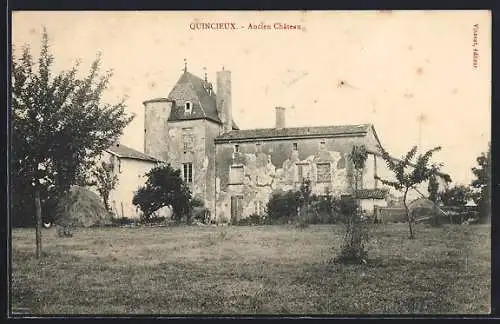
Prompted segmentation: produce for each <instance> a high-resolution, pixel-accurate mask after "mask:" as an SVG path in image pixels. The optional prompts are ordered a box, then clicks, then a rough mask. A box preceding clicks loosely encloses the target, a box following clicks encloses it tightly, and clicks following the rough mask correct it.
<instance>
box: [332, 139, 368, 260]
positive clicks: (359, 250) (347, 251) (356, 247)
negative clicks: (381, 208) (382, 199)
mask: <svg viewBox="0 0 500 324" xmlns="http://www.w3.org/2000/svg"><path fill="white" fill-rule="evenodd" d="M367 158H368V151H367V150H366V148H365V146H363V145H362V146H356V145H355V146H353V148H352V151H351V153H350V154H349V160H350V161H351V162H352V164H353V165H354V199H352V198H351V199H347V200H344V202H343V207H342V209H343V211H344V213H346V214H347V215H346V216H347V222H346V233H345V236H344V242H343V245H342V250H341V253H340V255H339V256H338V257H337V261H341V262H344V263H351V262H354V263H360V262H363V261H364V260H365V258H366V254H367V252H366V250H365V243H366V241H367V240H368V228H367V227H366V223H364V222H363V220H362V219H361V208H360V207H361V206H360V205H361V203H360V200H359V199H358V189H359V188H358V185H359V182H360V179H361V175H362V174H363V170H364V168H365V163H366V160H367ZM352 200H354V201H352Z"/></svg>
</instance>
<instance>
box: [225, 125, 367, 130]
mask: <svg viewBox="0 0 500 324" xmlns="http://www.w3.org/2000/svg"><path fill="white" fill-rule="evenodd" d="M355 126H363V127H369V126H373V124H337V125H319V126H292V127H283V128H281V129H299V128H316V129H317V128H327V127H355ZM269 129H276V128H275V127H260V128H250V129H239V130H233V131H246V130H248V131H254V130H269Z"/></svg>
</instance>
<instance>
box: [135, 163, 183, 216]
mask: <svg viewBox="0 0 500 324" xmlns="http://www.w3.org/2000/svg"><path fill="white" fill-rule="evenodd" d="M146 177H147V180H146V184H145V185H144V186H142V187H140V188H139V189H138V190H137V192H136V193H135V194H134V198H133V200H132V204H134V205H135V206H139V208H140V209H141V211H142V212H143V217H144V218H145V219H149V218H150V217H151V216H152V215H153V213H154V212H155V211H157V210H158V209H160V208H162V207H165V206H171V207H172V211H173V217H174V218H175V219H177V220H180V219H181V218H182V217H183V216H187V217H188V221H189V217H190V211H191V210H190V209H191V208H190V207H191V205H190V200H191V198H192V194H191V190H190V189H189V187H188V185H187V184H186V183H185V182H184V181H183V180H182V177H181V171H180V170H179V169H174V168H173V167H172V166H171V165H170V164H161V165H158V166H156V167H154V168H153V169H151V170H150V171H149V172H148V173H146Z"/></svg>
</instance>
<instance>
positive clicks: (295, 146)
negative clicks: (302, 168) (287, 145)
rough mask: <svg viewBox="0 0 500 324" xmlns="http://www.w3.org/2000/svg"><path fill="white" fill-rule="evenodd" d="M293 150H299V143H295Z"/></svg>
mask: <svg viewBox="0 0 500 324" xmlns="http://www.w3.org/2000/svg"><path fill="white" fill-rule="evenodd" d="M293 150H294V151H297V150H298V146H297V143H293Z"/></svg>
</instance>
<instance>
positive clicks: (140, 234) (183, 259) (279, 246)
mask: <svg viewBox="0 0 500 324" xmlns="http://www.w3.org/2000/svg"><path fill="white" fill-rule="evenodd" d="M342 233H343V229H342V227H341V226H338V225H337V226H336V225H317V226H310V227H308V228H305V229H298V228H295V227H294V226H248V227H246V226H245V227H244V226H229V227H222V226H221V227H210V226H207V227H202V226H190V227H188V226H179V227H160V228H94V229H79V230H77V231H76V232H75V235H74V236H73V237H72V238H58V237H56V232H55V229H49V230H44V231H43V235H44V236H43V243H44V245H43V247H44V252H45V253H46V256H45V257H44V259H43V260H42V261H37V260H36V259H35V257H34V250H35V247H34V242H35V239H34V230H33V229H15V230H13V231H12V248H13V255H12V295H11V296H12V307H13V310H14V311H15V310H16V309H23V310H24V311H26V312H30V313H32V314H156V315H158V314H164V315H168V314H228V315H230V314H311V315H313V314H333V315H335V314H344V315H346V314H381V313H383V314H401V313H403V314H408V313H427V314H429V313H430V314H438V313H439V314H473V313H483V314H485V313H488V312H489V311H490V277H491V274H490V271H491V270H490V264H491V261H490V259H491V258H490V227H489V226H482V225H474V226H464V225H454V226H444V227H442V228H430V227H425V226H424V225H419V226H417V227H416V239H415V240H408V239H407V236H408V228H407V226H406V225H405V224H391V225H378V226H377V227H374V228H373V230H372V234H373V235H372V238H371V240H370V244H369V246H368V252H369V260H368V262H367V264H364V265H350V266H342V265H337V264H331V263H329V262H328V261H329V260H330V259H331V258H332V257H333V256H335V255H336V254H337V253H338V251H339V249H340V244H341V241H342Z"/></svg>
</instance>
